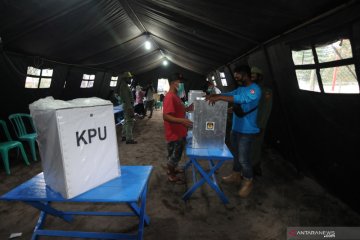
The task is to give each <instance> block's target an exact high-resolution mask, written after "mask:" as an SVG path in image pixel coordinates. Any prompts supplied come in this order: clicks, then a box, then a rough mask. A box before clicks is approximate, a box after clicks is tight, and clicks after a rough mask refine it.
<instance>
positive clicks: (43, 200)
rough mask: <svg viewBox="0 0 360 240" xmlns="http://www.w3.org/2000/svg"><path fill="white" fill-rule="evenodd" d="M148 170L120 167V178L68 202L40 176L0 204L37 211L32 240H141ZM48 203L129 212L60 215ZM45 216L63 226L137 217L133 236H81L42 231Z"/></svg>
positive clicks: (6, 196) (147, 220)
mask: <svg viewBox="0 0 360 240" xmlns="http://www.w3.org/2000/svg"><path fill="white" fill-rule="evenodd" d="M152 168H153V167H152V166H121V176H120V177H118V178H115V179H113V180H111V181H109V182H106V183H104V184H102V185H100V186H98V187H96V188H94V189H92V190H90V191H87V192H85V193H83V194H81V195H79V196H77V197H74V198H71V199H65V198H63V197H62V196H61V195H60V194H59V193H57V192H54V191H53V190H51V188H49V187H48V186H47V185H46V184H45V181H44V175H43V173H40V174H38V175H36V176H35V177H33V178H32V179H30V180H28V181H26V182H24V183H23V184H21V185H19V186H18V187H16V188H14V189H12V190H10V191H9V192H8V193H6V194H4V195H3V196H1V197H0V200H7V201H22V202H25V203H27V204H29V205H31V206H33V207H35V208H37V209H39V210H40V217H39V220H38V222H37V224H36V226H35V229H34V233H33V235H32V240H35V239H38V236H58V237H74V238H75V237H76V238H95V239H142V237H143V232H144V225H145V224H146V225H148V224H149V223H150V219H149V217H148V216H147V215H146V213H145V204H146V192H147V185H148V181H149V178H150V174H151V171H152ZM51 202H87V203H88V202H94V203H95V202H96V203H99V202H101V203H126V204H127V205H128V206H129V207H130V209H131V210H132V211H131V212H64V211H61V210H58V209H55V208H54V207H52V206H51ZM47 214H50V215H53V216H56V217H59V218H62V219H63V220H65V221H67V222H71V221H72V220H73V215H90V216H126V217H128V216H137V217H138V219H139V227H138V231H137V234H124V233H104V232H81V231H61V230H45V229H43V225H44V222H45V219H46V216H47Z"/></svg>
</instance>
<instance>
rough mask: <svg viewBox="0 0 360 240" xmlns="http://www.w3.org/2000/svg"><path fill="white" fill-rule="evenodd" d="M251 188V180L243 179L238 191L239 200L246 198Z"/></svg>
mask: <svg viewBox="0 0 360 240" xmlns="http://www.w3.org/2000/svg"><path fill="white" fill-rule="evenodd" d="M252 188H253V180H252V179H251V180H248V179H244V180H243V185H242V186H241V188H240V190H239V196H240V197H241V198H246V197H247V196H248V195H249V194H250V192H251V190H252Z"/></svg>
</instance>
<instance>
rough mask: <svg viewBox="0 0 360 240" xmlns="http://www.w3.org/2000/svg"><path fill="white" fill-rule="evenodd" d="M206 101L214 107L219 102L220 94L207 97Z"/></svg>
mask: <svg viewBox="0 0 360 240" xmlns="http://www.w3.org/2000/svg"><path fill="white" fill-rule="evenodd" d="M205 100H206V101H208V102H209V104H211V105H214V104H215V102H216V101H218V100H219V94H210V95H206V96H205Z"/></svg>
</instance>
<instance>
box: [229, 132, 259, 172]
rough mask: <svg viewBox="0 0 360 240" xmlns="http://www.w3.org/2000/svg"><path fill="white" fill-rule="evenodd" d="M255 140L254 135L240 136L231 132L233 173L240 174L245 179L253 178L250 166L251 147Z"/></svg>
mask: <svg viewBox="0 0 360 240" xmlns="http://www.w3.org/2000/svg"><path fill="white" fill-rule="evenodd" d="M254 140H255V135H254V134H241V133H238V132H234V131H232V132H231V145H232V148H233V149H232V150H233V154H234V165H233V170H234V172H242V175H243V177H244V178H246V179H252V178H253V169H252V164H251V155H250V154H251V146H252V143H253V142H254Z"/></svg>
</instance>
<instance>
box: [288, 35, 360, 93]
mask: <svg viewBox="0 0 360 240" xmlns="http://www.w3.org/2000/svg"><path fill="white" fill-rule="evenodd" d="M292 58H293V62H294V65H295V72H296V77H297V81H298V84H299V88H300V89H302V90H308V91H314V92H325V93H359V83H358V80H357V76H356V72H355V65H354V59H353V55H352V49H351V43H350V40H349V39H340V40H338V41H335V42H332V43H330V44H326V45H322V46H315V45H313V46H311V49H304V50H298V51H292Z"/></svg>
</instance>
